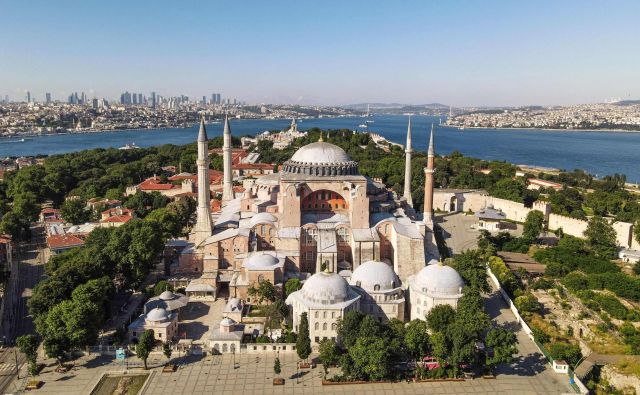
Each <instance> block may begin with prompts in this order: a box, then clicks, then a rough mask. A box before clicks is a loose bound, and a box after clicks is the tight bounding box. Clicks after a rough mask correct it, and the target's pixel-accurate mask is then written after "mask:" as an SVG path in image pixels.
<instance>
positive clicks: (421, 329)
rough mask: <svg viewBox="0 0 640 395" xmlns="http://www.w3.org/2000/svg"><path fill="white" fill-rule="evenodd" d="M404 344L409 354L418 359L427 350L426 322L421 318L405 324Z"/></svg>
mask: <svg viewBox="0 0 640 395" xmlns="http://www.w3.org/2000/svg"><path fill="white" fill-rule="evenodd" d="M404 344H405V346H406V347H407V351H408V353H409V356H411V357H412V358H413V359H415V360H416V361H419V360H420V359H421V358H422V357H424V356H425V355H426V354H427V352H428V351H429V334H428V333H427V323H426V322H424V321H422V320H418V319H416V320H413V321H411V322H409V325H407V330H406V332H405V335H404Z"/></svg>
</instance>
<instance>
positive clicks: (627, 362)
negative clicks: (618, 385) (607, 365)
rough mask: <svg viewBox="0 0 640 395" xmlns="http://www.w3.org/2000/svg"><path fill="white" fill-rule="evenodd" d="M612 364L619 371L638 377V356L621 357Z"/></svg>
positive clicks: (639, 362)
mask: <svg viewBox="0 0 640 395" xmlns="http://www.w3.org/2000/svg"><path fill="white" fill-rule="evenodd" d="M613 366H614V368H615V369H616V370H618V371H619V372H620V373H624V374H629V375H634V376H636V377H640V358H639V357H625V358H622V359H621V360H619V361H618V362H617V363H616V364H615V365H613Z"/></svg>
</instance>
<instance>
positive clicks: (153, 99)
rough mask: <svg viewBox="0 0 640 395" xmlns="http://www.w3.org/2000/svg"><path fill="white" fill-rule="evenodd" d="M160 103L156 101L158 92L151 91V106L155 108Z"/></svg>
mask: <svg viewBox="0 0 640 395" xmlns="http://www.w3.org/2000/svg"><path fill="white" fill-rule="evenodd" d="M157 105H158V103H157V102H156V93H155V92H151V108H153V109H155V108H156V106H157Z"/></svg>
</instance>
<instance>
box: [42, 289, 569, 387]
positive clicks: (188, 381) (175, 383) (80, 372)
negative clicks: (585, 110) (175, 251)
mask: <svg viewBox="0 0 640 395" xmlns="http://www.w3.org/2000/svg"><path fill="white" fill-rule="evenodd" d="M486 306H487V311H488V313H489V314H490V315H491V317H492V318H493V319H494V320H495V321H496V322H498V323H499V324H501V325H506V326H507V327H510V328H512V330H514V331H517V337H518V340H519V345H518V351H519V355H518V357H517V359H516V361H515V362H514V363H513V364H511V365H509V366H502V367H500V368H499V369H498V375H497V378H496V379H495V380H486V379H482V378H477V379H474V380H468V381H464V382H437V383H406V382H402V383H385V384H351V385H332V386H323V385H322V368H321V367H317V368H315V369H307V370H305V371H303V372H300V375H299V377H298V379H297V380H296V362H297V361H298V358H297V356H296V355H295V354H293V353H291V354H285V353H281V354H280V361H281V364H282V374H281V377H284V378H285V385H284V386H273V385H272V380H273V378H274V373H273V361H274V359H275V356H276V355H275V354H274V353H271V352H270V353H267V354H237V355H236V356H235V362H236V364H235V367H234V356H233V355H222V356H220V355H217V356H211V355H207V356H205V357H197V356H192V357H189V359H182V360H180V363H181V366H180V368H179V369H178V370H177V371H176V372H174V373H162V369H161V367H160V366H162V364H163V363H164V362H165V361H166V359H164V358H163V357H158V358H157V359H155V360H153V359H152V360H150V366H152V367H153V368H152V369H151V371H152V372H153V375H152V377H151V378H150V379H149V384H148V386H147V388H146V389H145V392H144V394H146V395H160V394H171V395H181V394H184V395H192V394H193V395H198V394H212V393H215V394H223V395H224V394H229V395H230V394H280V393H282V394H315V393H323V394H356V393H357V394H360V393H362V394H374V395H375V394H393V395H398V394H532V395H533V394H563V393H573V391H572V390H571V388H570V387H569V384H568V377H567V376H566V375H560V374H556V373H554V372H553V371H552V369H551V368H550V367H549V365H548V364H546V362H545V360H544V359H543V357H542V355H541V354H540V353H539V352H538V350H537V349H536V347H535V345H534V344H533V342H531V340H530V339H529V338H528V337H527V335H526V334H525V333H524V332H523V331H522V330H521V329H520V327H519V326H516V325H515V323H514V317H513V315H512V314H511V312H510V311H509V309H508V308H507V306H506V304H505V303H504V301H502V299H501V298H500V297H499V295H498V294H497V293H493V294H491V295H488V296H487V297H486ZM129 361H130V362H131V363H134V364H136V365H139V364H140V362H139V361H138V359H137V358H135V357H130V358H129ZM48 362H49V363H50V365H49V366H48V367H47V368H45V370H44V371H43V373H42V374H41V375H40V379H41V380H42V381H44V382H45V384H44V386H43V387H42V388H41V389H39V390H37V391H33V392H34V393H41V394H69V395H80V394H89V393H90V392H91V390H92V389H93V387H94V386H95V385H96V384H97V383H98V381H99V379H100V377H101V375H102V374H103V373H104V372H108V371H109V372H111V371H118V370H122V369H123V368H124V366H123V365H122V363H119V364H116V363H114V361H113V359H110V358H104V357H101V358H97V357H96V356H89V357H84V358H82V359H81V360H78V361H77V363H76V365H77V367H76V368H75V369H73V370H71V371H69V372H67V373H55V372H54V371H53V369H54V368H55V364H54V363H52V362H53V361H48ZM130 367H131V366H130ZM137 369H139V368H134V369H130V371H136V370H137Z"/></svg>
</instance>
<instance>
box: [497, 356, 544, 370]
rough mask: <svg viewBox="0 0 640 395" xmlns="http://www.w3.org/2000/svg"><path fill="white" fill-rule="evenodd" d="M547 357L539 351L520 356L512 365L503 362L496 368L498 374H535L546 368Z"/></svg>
mask: <svg viewBox="0 0 640 395" xmlns="http://www.w3.org/2000/svg"><path fill="white" fill-rule="evenodd" d="M546 365H547V359H546V358H545V357H544V355H542V354H540V353H539V352H536V353H533V354H528V355H524V356H520V357H518V358H517V359H516V360H515V361H514V362H513V363H511V364H510V365H506V364H501V365H498V366H497V367H496V369H495V372H496V373H497V374H504V375H512V376H535V375H538V374H540V373H542V372H544V370H545V369H546Z"/></svg>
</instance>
